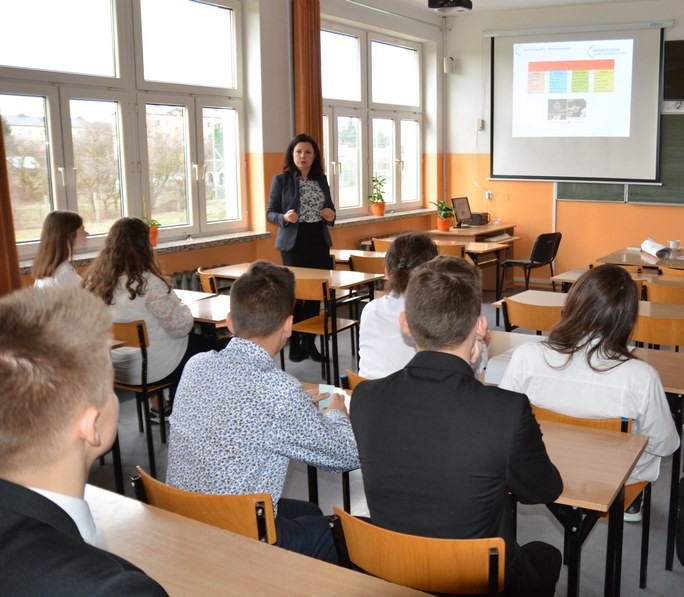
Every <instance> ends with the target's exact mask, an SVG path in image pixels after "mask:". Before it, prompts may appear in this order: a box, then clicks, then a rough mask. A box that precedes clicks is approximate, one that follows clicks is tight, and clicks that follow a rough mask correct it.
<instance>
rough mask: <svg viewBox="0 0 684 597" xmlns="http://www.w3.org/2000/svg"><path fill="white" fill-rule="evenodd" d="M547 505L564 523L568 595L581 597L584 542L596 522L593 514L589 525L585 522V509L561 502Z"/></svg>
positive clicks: (559, 520)
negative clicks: (580, 586) (560, 503)
mask: <svg viewBox="0 0 684 597" xmlns="http://www.w3.org/2000/svg"><path fill="white" fill-rule="evenodd" d="M546 507H547V508H548V509H549V510H550V511H551V513H552V514H553V515H554V516H555V517H556V519H557V520H558V522H560V523H561V524H562V525H563V528H564V529H565V532H564V534H563V563H564V564H565V565H566V566H567V567H568V589H567V594H568V597H579V577H580V567H581V563H582V542H583V541H584V538H585V537H586V535H587V534H588V532H589V530H590V529H591V527H592V526H593V524H594V523H595V521H596V519H597V516H593V517H592V518H591V520H590V521H588V525H587V524H585V521H584V520H583V519H584V510H582V508H576V507H571V506H562V505H559V504H547V505H546Z"/></svg>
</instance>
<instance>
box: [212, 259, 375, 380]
mask: <svg viewBox="0 0 684 597" xmlns="http://www.w3.org/2000/svg"><path fill="white" fill-rule="evenodd" d="M251 265H252V264H251V263H238V264H236V265H225V266H223V267H215V268H212V269H207V270H205V273H206V274H209V275H211V276H214V277H215V278H228V279H231V280H235V279H237V278H239V277H240V276H241V275H242V274H244V273H245V272H247V270H249V268H250V267H251ZM288 269H289V270H290V271H291V272H292V273H293V274H294V276H295V279H296V280H317V279H323V280H327V281H328V287H329V288H330V290H331V300H330V316H331V317H332V318H335V317H337V306H336V300H335V291H336V290H349V289H351V288H357V287H359V286H363V285H366V286H368V295H369V299H370V300H373V285H374V283H375V282H376V281H378V280H384V278H385V276H384V275H383V274H367V273H365V272H353V271H348V270H339V269H330V270H325V269H315V268H311V267H288ZM331 340H332V365H333V379H332V380H331V381H332V383H333V384H335V385H337V386H339V385H340V365H339V358H338V350H337V335H336V334H332V338H331Z"/></svg>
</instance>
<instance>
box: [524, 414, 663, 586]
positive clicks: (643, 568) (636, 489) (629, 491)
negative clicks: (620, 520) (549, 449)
mask: <svg viewBox="0 0 684 597" xmlns="http://www.w3.org/2000/svg"><path fill="white" fill-rule="evenodd" d="M532 412H533V413H534V416H535V418H536V419H537V420H538V421H553V422H555V423H565V424H566V425H577V426H579V427H590V428H592V429H604V430H608V431H621V432H623V433H631V432H632V421H631V419H622V418H620V417H615V418H610V419H590V418H584V417H571V416H569V415H562V414H560V413H557V412H554V411H552V410H548V409H546V408H541V407H539V406H534V405H532ZM642 492H643V494H644V502H643V505H642V513H643V517H642V522H641V524H642V526H641V562H640V567H639V587H640V588H641V589H645V588H646V576H647V572H648V539H649V531H650V526H651V484H650V483H649V482H648V481H640V482H638V483H630V484H629V485H625V510H627V508H629V507H630V506H631V505H632V503H633V502H634V501H635V500H636V499H637V498H638V497H639V495H640V494H641V493H642Z"/></svg>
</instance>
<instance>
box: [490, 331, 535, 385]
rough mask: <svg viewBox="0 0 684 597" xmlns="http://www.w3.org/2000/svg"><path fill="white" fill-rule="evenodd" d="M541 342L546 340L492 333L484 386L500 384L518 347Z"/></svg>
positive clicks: (509, 333)
mask: <svg viewBox="0 0 684 597" xmlns="http://www.w3.org/2000/svg"><path fill="white" fill-rule="evenodd" d="M542 340H546V336H537V335H536V334H518V333H515V332H492V334H491V340H490V342H489V354H490V357H489V360H488V361H487V368H486V369H485V372H484V383H485V385H488V386H498V385H499V383H501V380H502V379H503V375H504V373H505V372H506V369H507V367H508V363H510V362H511V356H512V355H513V352H515V349H516V348H518V346H520V345H521V344H525V343H527V342H541V341H542ZM491 355H494V356H491Z"/></svg>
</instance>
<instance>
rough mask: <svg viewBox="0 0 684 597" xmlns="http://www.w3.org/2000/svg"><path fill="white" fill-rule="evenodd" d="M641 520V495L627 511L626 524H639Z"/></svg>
mask: <svg viewBox="0 0 684 597" xmlns="http://www.w3.org/2000/svg"><path fill="white" fill-rule="evenodd" d="M640 520H641V494H639V497H638V498H637V499H635V500H634V501H633V502H632V505H631V506H630V507H629V508H627V510H625V515H624V521H625V522H639V521H640Z"/></svg>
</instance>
